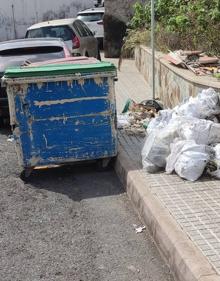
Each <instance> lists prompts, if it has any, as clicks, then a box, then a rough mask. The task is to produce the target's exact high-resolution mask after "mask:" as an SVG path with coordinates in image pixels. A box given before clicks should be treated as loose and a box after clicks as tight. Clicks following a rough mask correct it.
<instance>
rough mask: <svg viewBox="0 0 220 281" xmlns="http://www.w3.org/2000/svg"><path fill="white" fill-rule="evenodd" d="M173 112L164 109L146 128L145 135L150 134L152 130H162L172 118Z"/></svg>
mask: <svg viewBox="0 0 220 281" xmlns="http://www.w3.org/2000/svg"><path fill="white" fill-rule="evenodd" d="M172 114H173V110H171V109H165V110H161V111H159V113H158V116H157V117H156V118H153V119H152V120H151V121H150V123H149V124H148V127H147V133H148V134H150V133H151V132H152V131H153V130H157V129H162V128H164V127H165V126H166V125H167V124H168V123H169V121H170V119H171V118H172Z"/></svg>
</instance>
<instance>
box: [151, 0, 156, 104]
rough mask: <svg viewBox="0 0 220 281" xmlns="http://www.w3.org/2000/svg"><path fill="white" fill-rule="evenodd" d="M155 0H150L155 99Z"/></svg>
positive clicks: (153, 93) (153, 90) (153, 97)
mask: <svg viewBox="0 0 220 281" xmlns="http://www.w3.org/2000/svg"><path fill="white" fill-rule="evenodd" d="M154 1H155V0H151V50H152V99H153V100H155V98H156V96H155V95H156V94H155V4H154Z"/></svg>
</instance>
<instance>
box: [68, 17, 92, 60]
mask: <svg viewBox="0 0 220 281" xmlns="http://www.w3.org/2000/svg"><path fill="white" fill-rule="evenodd" d="M74 24H75V26H76V28H77V29H78V30H79V33H80V35H81V38H80V43H81V49H82V52H83V55H87V56H89V57H96V58H97V56H98V43H97V39H96V38H95V37H94V35H93V33H92V32H91V30H89V28H88V27H87V26H86V25H85V24H84V23H83V22H82V21H80V20H76V21H75V22H74Z"/></svg>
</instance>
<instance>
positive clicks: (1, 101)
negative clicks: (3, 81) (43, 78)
mask: <svg viewBox="0 0 220 281" xmlns="http://www.w3.org/2000/svg"><path fill="white" fill-rule="evenodd" d="M67 57H71V53H70V51H69V49H68V48H67V46H66V45H65V43H64V42H63V40H61V39H52V38H50V39H45V38H44V39H42V38H40V39H21V40H12V41H6V42H1V43H0V78H2V76H3V75H4V72H5V70H6V68H8V67H10V66H19V65H22V64H25V63H29V62H39V61H45V60H51V59H60V58H67ZM8 117H9V111H8V99H7V93H6V89H5V87H4V86H2V85H1V86H0V124H1V125H2V123H3V122H4V119H6V118H8Z"/></svg>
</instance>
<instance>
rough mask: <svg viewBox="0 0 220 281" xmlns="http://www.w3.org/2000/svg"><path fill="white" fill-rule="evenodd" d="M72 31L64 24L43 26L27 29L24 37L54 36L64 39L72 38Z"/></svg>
mask: <svg viewBox="0 0 220 281" xmlns="http://www.w3.org/2000/svg"><path fill="white" fill-rule="evenodd" d="M73 36H74V34H73V31H72V30H71V29H70V28H69V27H68V26H66V25H62V26H45V27H40V28H36V29H31V30H28V31H27V34H26V38H42V37H55V38H61V39H63V40H64V41H69V40H72V38H73Z"/></svg>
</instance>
